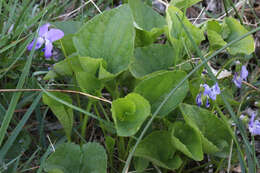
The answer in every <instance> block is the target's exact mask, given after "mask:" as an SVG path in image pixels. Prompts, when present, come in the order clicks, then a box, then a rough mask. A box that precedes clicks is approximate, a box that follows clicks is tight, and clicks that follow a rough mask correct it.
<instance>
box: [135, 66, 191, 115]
mask: <svg viewBox="0 0 260 173" xmlns="http://www.w3.org/2000/svg"><path fill="white" fill-rule="evenodd" d="M185 76H186V73H185V72H183V71H177V70H176V71H160V72H155V73H152V74H149V75H147V76H146V77H145V79H144V80H142V81H141V82H140V83H139V84H138V85H137V86H136V87H135V90H134V92H136V93H139V94H140V95H142V96H143V97H144V98H146V99H147V100H148V101H149V103H150V104H151V110H152V113H154V112H155V110H156V109H157V108H158V106H159V105H160V104H161V103H162V102H163V100H164V99H165V98H166V97H167V95H168V94H169V93H170V91H171V90H172V89H173V88H175V87H176V86H177V85H178V83H180V82H181V81H182V79H183V78H185ZM188 90H189V83H188V81H185V82H184V83H183V84H182V85H181V86H180V87H179V88H178V89H177V90H176V91H175V92H174V93H173V94H172V95H171V96H170V97H169V99H168V101H167V102H166V103H165V104H164V106H163V107H162V108H161V110H160V111H159V113H158V116H166V115H167V114H168V113H170V112H171V111H173V110H174V109H175V108H176V107H177V106H178V105H179V104H180V103H181V102H182V101H183V99H184V98H185V97H186V95H187V93H188Z"/></svg>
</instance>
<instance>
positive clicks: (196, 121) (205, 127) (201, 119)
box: [180, 104, 232, 157]
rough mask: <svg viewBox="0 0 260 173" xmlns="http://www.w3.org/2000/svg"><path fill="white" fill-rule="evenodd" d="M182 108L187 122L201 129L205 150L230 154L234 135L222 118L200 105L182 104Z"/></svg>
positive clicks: (219, 154)
mask: <svg viewBox="0 0 260 173" xmlns="http://www.w3.org/2000/svg"><path fill="white" fill-rule="evenodd" d="M180 109H181V112H182V115H183V117H184V120H185V121H186V123H187V124H189V125H190V126H191V127H193V128H195V129H197V130H199V131H200V133H201V135H202V142H203V150H204V152H206V153H214V155H217V156H220V157H226V156H228V153H229V149H230V142H231V139H232V136H231V134H230V132H229V131H228V128H227V127H226V125H225V124H224V122H223V121H222V120H220V119H219V118H217V116H216V115H214V114H213V113H211V112H210V111H208V110H206V109H202V108H200V107H198V106H192V105H188V104H180Z"/></svg>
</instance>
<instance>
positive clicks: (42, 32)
mask: <svg viewBox="0 0 260 173" xmlns="http://www.w3.org/2000/svg"><path fill="white" fill-rule="evenodd" d="M49 27H50V24H49V23H46V24H44V25H42V26H41V27H40V29H39V33H38V37H37V39H36V40H33V41H32V42H31V43H30V44H29V45H28V47H27V49H28V50H32V48H33V45H34V43H35V41H36V45H35V49H36V50H37V49H40V48H41V47H42V45H43V44H45V48H43V49H42V50H43V51H44V56H45V58H47V59H49V58H50V57H51V56H52V49H53V45H52V43H53V42H54V41H57V40H59V39H61V38H62V37H63V36H64V33H63V31H62V30H60V29H53V28H52V29H50V30H49Z"/></svg>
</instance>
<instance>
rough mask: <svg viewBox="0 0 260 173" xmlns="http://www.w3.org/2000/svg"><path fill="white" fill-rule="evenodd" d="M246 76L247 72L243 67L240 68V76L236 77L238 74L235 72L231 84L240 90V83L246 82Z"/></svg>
mask: <svg viewBox="0 0 260 173" xmlns="http://www.w3.org/2000/svg"><path fill="white" fill-rule="evenodd" d="M247 76H248V71H247V69H246V66H245V65H243V66H242V68H241V71H240V75H238V73H237V72H236V73H235V75H234V78H233V82H234V84H235V85H236V86H237V87H238V88H241V86H242V81H243V80H244V81H245V80H246V78H247Z"/></svg>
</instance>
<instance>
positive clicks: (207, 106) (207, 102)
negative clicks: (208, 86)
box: [206, 97, 210, 108]
mask: <svg viewBox="0 0 260 173" xmlns="http://www.w3.org/2000/svg"><path fill="white" fill-rule="evenodd" d="M209 107H210V103H209V99H208V97H207V100H206V108H209Z"/></svg>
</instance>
